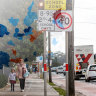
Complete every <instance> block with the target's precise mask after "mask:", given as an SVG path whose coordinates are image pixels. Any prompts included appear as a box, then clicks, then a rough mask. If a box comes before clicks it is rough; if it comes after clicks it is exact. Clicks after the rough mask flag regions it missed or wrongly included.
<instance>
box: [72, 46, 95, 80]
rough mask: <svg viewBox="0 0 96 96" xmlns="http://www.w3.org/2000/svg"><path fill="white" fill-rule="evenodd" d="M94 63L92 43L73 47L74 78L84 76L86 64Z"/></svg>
mask: <svg viewBox="0 0 96 96" xmlns="http://www.w3.org/2000/svg"><path fill="white" fill-rule="evenodd" d="M90 64H94V54H93V45H82V46H75V47H74V71H75V72H74V74H75V79H80V78H81V77H85V73H86V69H87V67H88V65H90Z"/></svg>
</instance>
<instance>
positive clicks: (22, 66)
mask: <svg viewBox="0 0 96 96" xmlns="http://www.w3.org/2000/svg"><path fill="white" fill-rule="evenodd" d="M26 71H27V68H26V64H25V63H24V60H23V59H20V62H19V64H18V65H17V77H18V78H19V81H20V88H21V92H23V91H24V87H25V77H24V73H25V72H26Z"/></svg>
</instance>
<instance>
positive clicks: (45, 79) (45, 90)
mask: <svg viewBox="0 0 96 96" xmlns="http://www.w3.org/2000/svg"><path fill="white" fill-rule="evenodd" d="M43 63H44V96H47V70H46V66H47V65H46V31H45V32H44V62H43Z"/></svg>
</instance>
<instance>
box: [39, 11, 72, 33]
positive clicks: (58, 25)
mask: <svg viewBox="0 0 96 96" xmlns="http://www.w3.org/2000/svg"><path fill="white" fill-rule="evenodd" d="M54 13H56V14H55V18H54V16H53V15H54ZM44 28H46V30H48V31H59V32H60V31H72V11H63V10H61V12H56V10H39V12H38V29H39V30H42V29H44Z"/></svg>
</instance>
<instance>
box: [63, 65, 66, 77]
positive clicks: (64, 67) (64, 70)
mask: <svg viewBox="0 0 96 96" xmlns="http://www.w3.org/2000/svg"><path fill="white" fill-rule="evenodd" d="M63 74H64V76H65V75H66V63H64V64H63Z"/></svg>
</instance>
